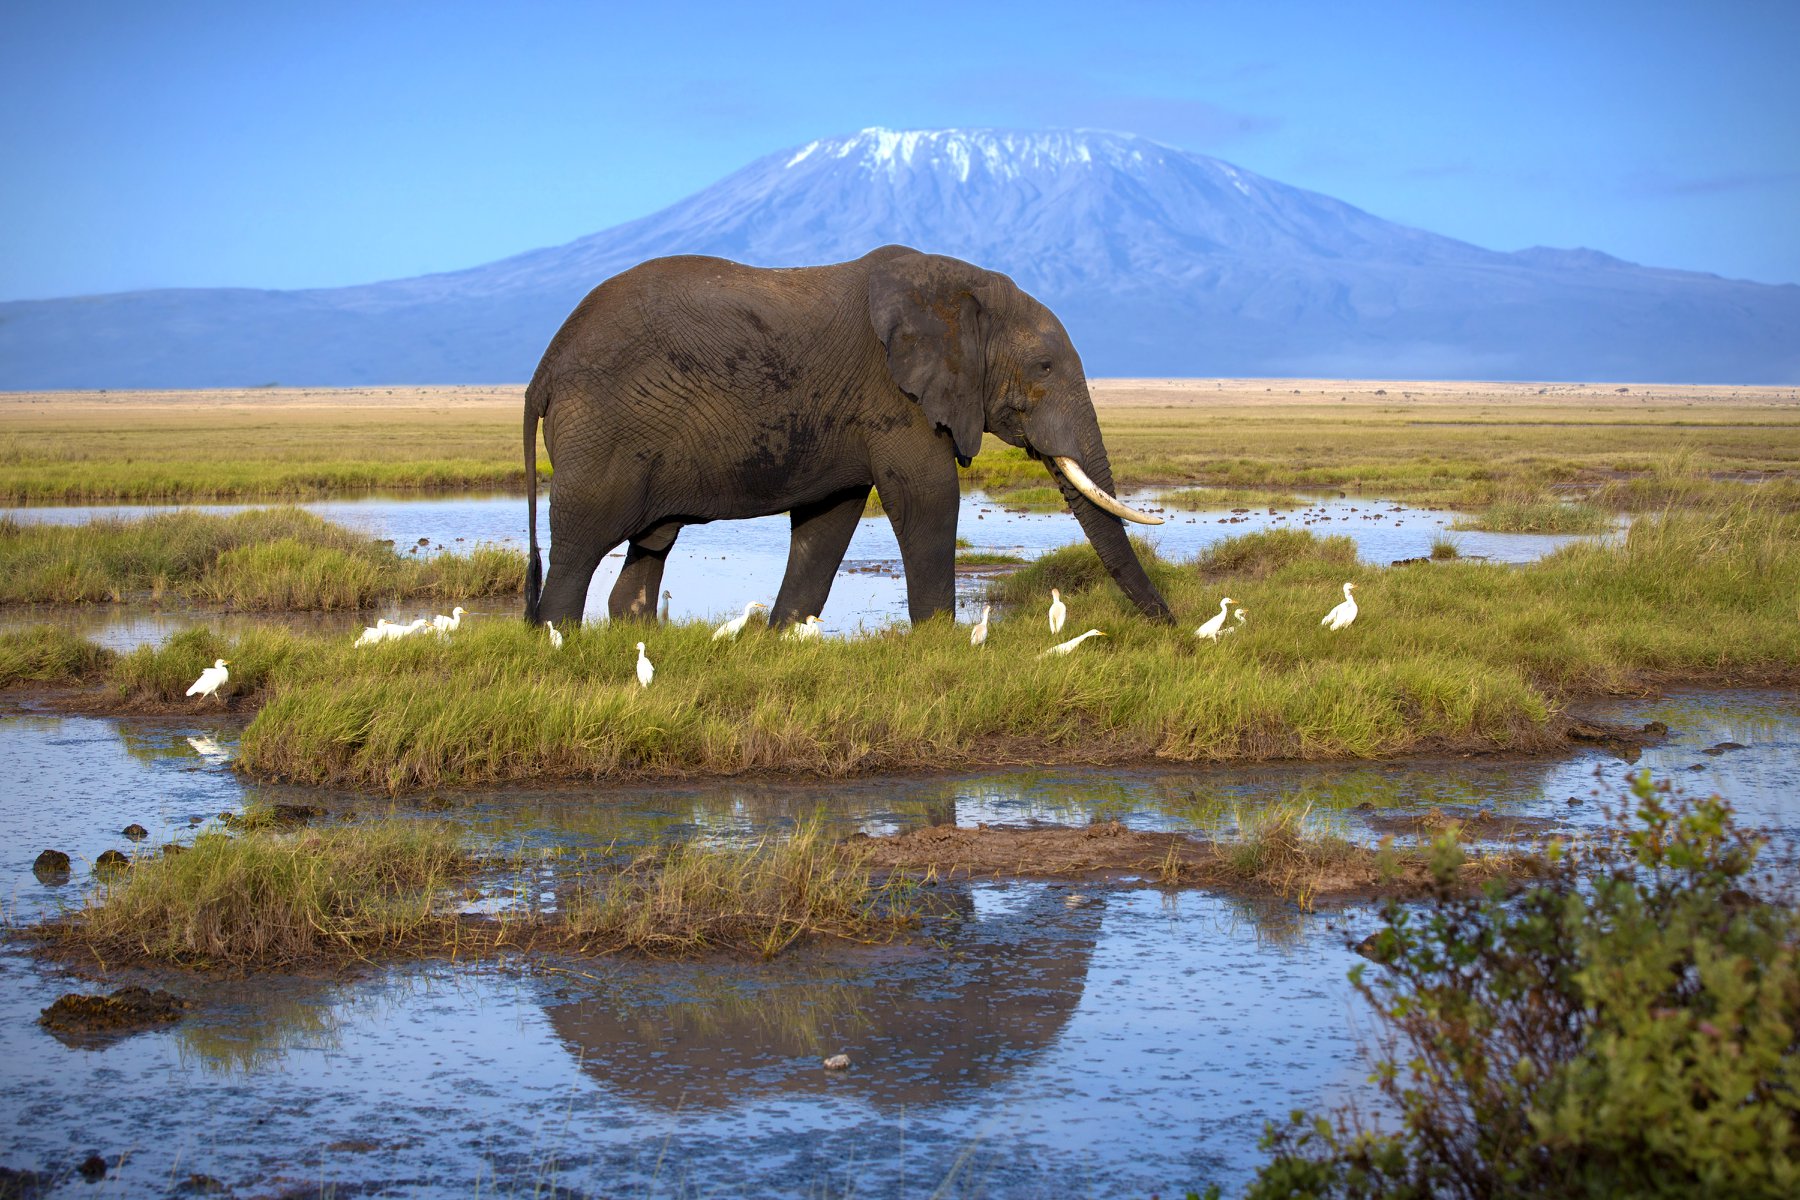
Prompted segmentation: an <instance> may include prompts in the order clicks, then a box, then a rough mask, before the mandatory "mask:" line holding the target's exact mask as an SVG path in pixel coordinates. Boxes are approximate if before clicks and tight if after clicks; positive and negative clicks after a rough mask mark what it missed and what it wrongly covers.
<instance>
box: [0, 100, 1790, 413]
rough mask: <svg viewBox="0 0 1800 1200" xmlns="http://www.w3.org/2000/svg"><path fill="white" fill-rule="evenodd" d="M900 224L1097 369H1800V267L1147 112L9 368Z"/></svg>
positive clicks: (453, 360) (889, 140) (1410, 372)
mask: <svg viewBox="0 0 1800 1200" xmlns="http://www.w3.org/2000/svg"><path fill="white" fill-rule="evenodd" d="M889 242H902V243H906V244H908V245H912V246H916V247H918V248H919V249H922V250H931V251H936V252H940V253H945V254H953V255H956V256H957V257H960V258H966V259H968V260H970V261H972V262H976V263H980V264H982V265H983V266H988V267H993V268H995V269H998V270H1002V271H1005V272H1007V273H1008V274H1010V275H1012V276H1013V277H1014V278H1015V279H1016V280H1018V281H1019V283H1021V284H1022V285H1023V286H1025V287H1026V288H1027V289H1029V290H1030V291H1032V292H1033V293H1035V294H1036V295H1037V296H1038V297H1039V298H1040V299H1042V300H1044V301H1045V302H1046V303H1048V304H1050V305H1051V307H1052V308H1054V309H1055V310H1056V311H1057V313H1058V314H1059V315H1060V316H1061V317H1062V318H1063V321H1064V323H1065V324H1066V325H1067V326H1068V328H1069V330H1070V333H1071V334H1072V335H1073V336H1074V338H1075V343H1076V346H1077V347H1078V348H1079V349H1080V350H1081V352H1082V355H1083V358H1084V359H1085V360H1086V362H1087V365H1088V369H1089V372H1090V374H1094V375H1347V376H1380V377H1433V376H1442V377H1451V378H1457V377H1461V378H1510V379H1518V378H1555V379H1620V380H1633V379H1644V380H1671V381H1689V382H1695V381H1720V382H1740V383H1768V382H1782V383H1787V382H1793V381H1795V380H1796V379H1800V287H1794V286H1782V287H1772V286H1768V285H1764V284H1754V283H1745V282H1738V281H1733V280H1726V279H1721V278H1719V277H1717V276H1713V275H1704V274H1698V273H1694V272H1683V271H1670V270H1660V269H1656V268H1650V267H1641V266H1637V265H1635V264H1632V263H1627V262H1622V261H1620V260H1618V259H1615V258H1611V257H1609V256H1607V255H1604V254H1600V253H1598V252H1596V251H1592V250H1549V249H1543V248H1534V249H1530V250H1524V251H1519V252H1517V253H1504V252H1499V251H1494V250H1485V249H1482V248H1480V247H1478V246H1472V245H1469V244H1467V243H1465V242H1459V241H1456V240H1454V239H1452V238H1446V237H1441V236H1438V235H1436V234H1431V233H1427V232H1424V231H1422V230H1418V229H1411V228H1408V227H1406V226H1403V225H1397V224H1395V223H1393V222H1391V221H1384V220H1382V219H1380V218H1378V217H1375V216H1371V215H1370V214H1368V213H1365V212H1363V211H1361V210H1360V209H1357V208H1355V207H1353V206H1351V205H1348V204H1345V203H1343V202H1341V201H1338V200H1334V199H1332V198H1331V197H1329V196H1322V195H1319V194H1318V193H1315V192H1308V191H1304V190H1302V189H1299V188H1293V187H1289V186H1287V185H1285V184H1281V183H1277V182H1275V181H1274V180H1271V179H1267V178H1264V177H1262V176H1260V175H1256V174H1254V173H1253V172H1250V171H1246V170H1243V169H1242V168H1239V167H1234V166H1232V165H1231V164H1229V163H1225V162H1221V161H1219V160H1218V159H1213V158H1208V157H1205V156H1203V155H1198V154H1190V153H1187V152H1185V151H1181V150H1175V149H1171V148H1170V147H1167V146H1163V145H1159V144H1158V143H1155V142H1152V141H1149V140H1146V139H1144V138H1138V137H1131V136H1128V135H1124V134H1114V133H1099V132H1091V131H1040V132H1011V131H1003V130H930V131H910V132H894V131H891V130H885V129H867V130H864V131H862V132H861V133H857V134H853V135H851V136H848V137H840V138H826V139H820V140H818V141H814V142H809V143H807V144H806V145H804V146H798V147H793V148H791V149H788V150H783V151H781V152H780V153H777V154H772V155H769V156H768V157H766V158H763V159H759V160H758V161H756V162H753V163H751V164H749V165H748V166H746V167H744V168H743V169H742V170H740V171H738V172H736V173H735V174H732V175H730V176H727V177H726V178H725V179H722V180H720V181H719V182H718V183H717V184H715V185H713V186H712V187H709V188H707V189H705V190H704V191H701V192H699V193H697V194H695V195H693V196H690V197H689V198H687V199H686V200H683V201H681V202H679V203H677V204H674V205H671V206H670V207H669V208H666V209H664V210H662V211H661V212H658V213H654V214H652V215H650V216H647V217H644V218H643V219H641V220H637V221H632V222H629V223H627V224H624V225H620V226H616V227H614V228H612V229H608V230H605V231H603V232H600V233H596V234H593V235H591V236H589V237H585V238H581V239H578V240H576V241H573V242H570V243H568V244H567V245H563V246H556V247H551V248H547V249H542V250H533V251H530V252H528V253H525V254H520V255H516V256H514V257H512V258H507V259H502V260H500V261H498V262H494V263H488V264H486V265H483V266H478V267H474V268H471V269H469V270H464V271H456V272H450V273H446V274H440V275H427V276H421V277H419V278H415V279H403V280H394V281H389V282H385V283H375V284H368V285H364V286H360V287H349V288H332V289H314V290H308V291H292V292H261V291H250V290H243V289H231V290H225V289H187V290H165V291H150V292H134V293H123V294H117V295H107V296H94V297H82V298H76V299H68V300H51V301H33V302H18V303H10V304H0V387H6V388H43V387H59V386H112V387H125V386H154V387H164V386H166V387H174V386H202V385H232V384H236V385H244V384H256V383H264V382H271V381H279V382H281V383H284V384H351V383H379V382H407V383H436V382H493V381H506V380H523V379H525V378H527V377H529V375H530V374H531V371H532V368H533V367H534V366H535V365H536V362H537V358H538V355H539V354H540V353H541V352H542V350H543V347H544V345H545V343H547V342H548V340H549V338H550V335H551V334H552V333H553V332H554V331H555V329H556V327H557V326H558V325H559V324H560V323H561V321H562V319H563V317H564V316H565V315H566V314H567V313H568V311H569V310H570V309H571V308H572V307H573V306H574V305H575V303H576V302H577V301H578V300H579V299H580V298H581V297H582V295H584V294H585V293H586V292H587V291H588V289H590V288H591V287H593V286H594V285H595V284H597V283H599V282H600V281H601V280H603V279H605V278H606V277H607V276H609V275H612V274H614V273H616V272H617V271H620V270H623V269H624V268H626V267H629V266H632V265H633V264H635V263H638V262H640V261H642V260H644V259H646V258H653V257H656V256H658V255H663V254H679V253H699V254H718V255H723V256H725V257H728V258H733V259H737V260H739V261H742V262H749V263H754V264H759V265H767V266H795V265H802V264H808V263H823V262H835V261H840V260H843V259H848V258H855V257H857V256H858V255H861V254H863V253H864V252H866V251H868V250H869V249H871V248H873V247H875V246H879V245H883V244H885V243H889Z"/></svg>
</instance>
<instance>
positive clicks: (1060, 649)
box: [1038, 629, 1106, 658]
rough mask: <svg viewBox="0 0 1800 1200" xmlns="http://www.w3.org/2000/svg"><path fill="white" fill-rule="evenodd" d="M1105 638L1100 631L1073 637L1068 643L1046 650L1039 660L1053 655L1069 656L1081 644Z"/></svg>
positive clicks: (1089, 631) (1060, 643) (1096, 630)
mask: <svg viewBox="0 0 1800 1200" xmlns="http://www.w3.org/2000/svg"><path fill="white" fill-rule="evenodd" d="M1105 636H1106V635H1105V634H1104V633H1102V632H1101V631H1100V630H1098V629H1090V630H1088V631H1087V632H1086V633H1084V634H1082V635H1081V636H1080V637H1072V638H1070V639H1069V640H1068V641H1066V642H1058V643H1056V645H1054V646H1052V647H1050V648H1049V649H1048V650H1046V651H1044V652H1043V653H1042V654H1040V655H1038V657H1039V658H1049V657H1050V656H1051V655H1052V654H1067V653H1068V652H1069V651H1071V650H1073V649H1075V647H1077V646H1079V645H1081V643H1083V642H1085V641H1087V640H1088V639H1089V638H1091V637H1105Z"/></svg>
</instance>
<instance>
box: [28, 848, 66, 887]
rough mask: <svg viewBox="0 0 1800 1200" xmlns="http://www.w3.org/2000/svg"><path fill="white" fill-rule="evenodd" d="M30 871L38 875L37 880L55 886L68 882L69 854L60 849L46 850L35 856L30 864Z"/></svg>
mask: <svg viewBox="0 0 1800 1200" xmlns="http://www.w3.org/2000/svg"><path fill="white" fill-rule="evenodd" d="M31 873H32V874H33V875H36V876H37V877H38V882H39V883H43V884H49V885H51V886H55V885H56V884H59V883H67V882H69V856H68V855H66V854H64V853H63V852H62V851H61V850H46V851H44V852H43V853H42V854H40V855H38V856H37V861H36V862H34V863H32V864H31Z"/></svg>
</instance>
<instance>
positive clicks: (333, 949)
mask: <svg viewBox="0 0 1800 1200" xmlns="http://www.w3.org/2000/svg"><path fill="white" fill-rule="evenodd" d="M239 824H240V827H241V828H242V830H243V832H241V833H240V834H239V835H238V836H231V835H229V834H225V833H203V834H201V835H200V836H199V837H198V838H196V839H195V841H194V843H193V844H192V845H191V846H188V847H186V848H185V849H181V850H180V851H179V852H178V853H167V852H165V853H163V854H160V855H147V856H143V857H140V858H138V859H136V860H134V861H133V862H132V864H131V866H130V867H129V868H128V869H126V870H123V871H119V872H116V873H115V874H113V875H112V876H110V877H109V878H108V880H107V881H106V882H104V883H103V884H102V885H101V887H100V888H99V889H98V890H97V891H95V892H94V893H93V894H92V895H91V896H90V898H89V900H88V902H87V904H86V905H85V906H84V907H83V908H81V909H80V910H78V911H76V912H74V913H71V914H69V915H68V916H66V917H64V918H62V919H60V920H57V921H53V922H50V923H48V924H47V925H44V926H41V927H38V932H39V933H41V934H42V935H43V936H44V937H45V938H46V939H47V940H49V941H51V942H52V943H54V944H58V945H60V946H62V947H63V948H65V949H79V950H80V951H81V952H83V953H84V954H86V955H88V956H91V957H94V958H98V959H100V960H102V961H113V962H150V963H174V964H179V965H183V966H190V967H206V968H217V967H229V968H245V967H251V966H255V967H260V968H265V969H266V968H270V967H281V966H293V965H299V964H305V963H313V962H341V961H344V960H353V959H367V958H373V957H377V956H391V955H395V954H424V955H429V954H450V953H455V954H471V953H483V952H487V951H492V950H498V949H501V948H506V947H514V948H522V947H528V946H532V945H539V946H545V947H550V948H555V949H561V950H578V951H580V952H584V953H601V954H612V953H634V954H643V955H654V956H661V957H668V956H678V955H689V954H697V953H702V952H706V951H719V950H724V951H736V952H743V953H753V954H757V955H760V956H762V957H773V956H774V955H776V954H779V953H781V952H782V951H783V950H785V949H787V948H788V947H790V946H792V945H794V944H795V943H796V942H798V941H800V940H803V939H807V938H815V937H818V938H848V939H856V940H885V939H887V938H891V937H893V936H894V935H895V934H897V933H899V932H901V931H903V930H905V929H907V928H910V927H911V926H912V925H913V924H914V923H915V922H916V920H917V917H918V899H917V895H916V889H915V886H914V885H913V884H912V883H911V882H910V881H909V880H907V879H906V878H905V877H903V876H899V875H893V876H889V877H887V878H884V879H881V880H876V879H874V878H873V877H872V876H871V874H870V872H869V869H868V866H867V863H866V853H859V852H858V851H856V850H854V849H851V848H848V847H846V846H844V845H842V844H840V843H837V842H834V841H833V840H831V839H830V838H829V837H828V836H827V835H826V834H825V832H824V826H823V822H822V821H821V820H820V819H818V818H817V817H814V818H811V819H808V820H806V821H803V822H801V823H800V825H799V826H798V827H797V828H796V829H795V830H794V831H793V832H792V833H791V834H790V835H789V836H787V837H783V838H775V837H770V838H767V839H765V840H763V841H761V842H759V843H757V844H756V845H754V846H750V847H747V848H742V849H738V848H707V847H700V846H695V845H693V844H691V843H679V844H676V845H674V846H671V847H669V848H666V849H662V850H657V851H653V852H647V853H644V854H641V855H639V856H637V857H635V858H633V859H631V860H630V861H629V862H627V863H625V864H624V865H622V866H617V865H602V866H600V867H598V868H595V869H589V870H586V871H585V872H583V873H580V874H578V875H576V876H574V877H572V878H571V877H565V878H563V879H562V880H560V886H561V889H562V904H561V906H560V907H561V911H560V912H558V913H548V912H543V911H539V910H536V909H526V910H521V911H518V912H509V913H505V914H503V915H502V916H501V917H500V918H499V919H495V920H488V919H485V918H463V917H460V916H459V915H458V908H459V904H460V901H459V899H458V897H459V894H460V893H461V892H462V891H463V890H465V889H466V887H467V885H468V883H469V882H470V880H471V879H473V878H475V877H476V876H477V875H478V874H479V873H480V872H482V871H483V870H489V871H493V870H498V871H501V872H504V871H506V870H507V869H509V867H511V866H516V864H511V863H507V862H505V861H500V862H498V863H496V862H484V861H483V860H482V859H481V858H479V857H478V856H475V855H473V854H471V853H470V852H469V850H468V849H467V848H466V847H465V845H464V842H463V834H462V833H460V832H459V831H458V830H457V829H456V827H454V826H452V825H450V824H448V823H446V822H442V821H432V820H422V819H421V820H408V819H403V818H395V817H388V818H377V819H372V820H366V821H360V822H357V823H355V824H351V825H338V826H329V827H325V828H318V829H303V830H299V831H286V830H284V829H283V827H282V823H281V822H279V821H274V820H269V819H249V820H245V821H242V822H240V823H239ZM566 869H568V870H574V868H566Z"/></svg>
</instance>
